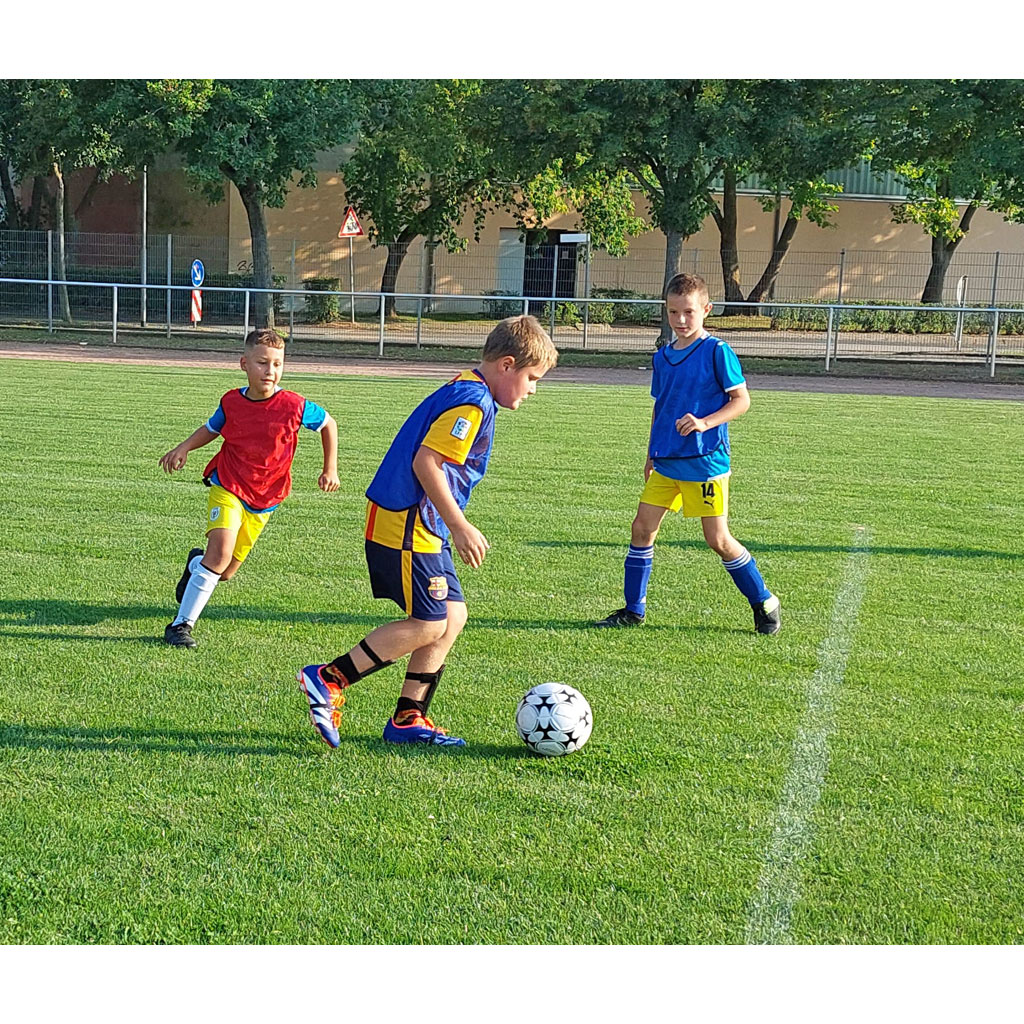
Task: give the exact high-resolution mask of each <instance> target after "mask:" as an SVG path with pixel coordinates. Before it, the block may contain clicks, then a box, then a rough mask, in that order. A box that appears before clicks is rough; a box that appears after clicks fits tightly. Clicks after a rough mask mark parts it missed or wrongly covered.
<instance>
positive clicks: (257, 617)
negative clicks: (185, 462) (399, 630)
mask: <svg viewBox="0 0 1024 1024" xmlns="http://www.w3.org/2000/svg"><path fill="white" fill-rule="evenodd" d="M382 611H383V614H381V615H380V616H376V615H355V614H351V613H349V612H316V613H310V614H304V613H302V612H281V611H272V610H269V609H261V608H230V607H229V608H223V607H222V608H218V609H209V610H207V611H205V612H204V613H203V618H202V622H217V621H231V620H243V621H253V622H263V623H273V622H285V623H300V622H301V623H306V624H308V625H320V626H359V627H360V629H361V631H362V632H369V631H370V630H371V629H375V628H376V627H377V626H381V625H383V624H384V623H385V622H388V621H391V620H393V619H394V618H395V616H392V615H389V614H387V610H382ZM152 618H159V619H160V620H161V621H167V622H169V621H170V618H171V616H170V615H169V614H168V612H167V609H166V608H156V607H153V606H152V605H148V606H147V605H105V604H88V603H86V602H81V601H56V600H51V599H48V598H46V599H40V600H33V599H32V598H25V599H23V600H18V601H0V625H5V626H17V627H19V628H17V629H0V637H13V638H15V639H24V638H25V637H26V636H28V635H30V634H29V632H28V629H29V628H31V627H33V626H35V627H52V626H95V625H98V624H99V623H101V622H107V621H115V622H118V621H124V620H126V619H127V620H130V619H152ZM469 625H470V628H476V629H493V630H509V629H528V630H573V631H579V630H586V631H587V632H593V633H600V632H609V633H614V632H618V631H617V630H606V631H602V630H595V629H594V628H593V626H594V618H586V619H506V618H496V617H493V616H492V617H488V616H476V615H473V614H472V611H471V612H470V619H469ZM644 629H645V630H646V631H648V632H650V631H656V630H673V631H678V630H681V629H682V630H685V631H686V632H688V633H698V632H700V633H715V634H722V633H742V632H747V631H746V630H738V629H731V628H721V627H715V626H698V625H694V624H692V623H687V624H686V625H680V624H678V623H676V624H673V623H665V624H664V625H659V624H657V623H651V622H649V623H647V624H646V625H645V626H644ZM31 635H32V636H34V637H35V638H36V639H41V640H85V641H90V642H95V641H97V640H100V641H104V642H107V643H132V644H143V645H146V646H161V645H163V642H164V641H163V631H162V630H161V631H160V633H159V634H157V633H153V634H149V635H145V636H114V635H108V636H104V635H101V634H95V633H68V632H59V633H56V632H51V631H49V630H48V629H47V630H41V631H39V632H36V633H32V634H31ZM342 646H344V644H342Z"/></svg>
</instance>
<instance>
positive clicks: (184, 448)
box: [160, 423, 220, 473]
mask: <svg viewBox="0 0 1024 1024" xmlns="http://www.w3.org/2000/svg"><path fill="white" fill-rule="evenodd" d="M218 437H220V434H215V433H214V432H213V431H212V430H210V429H209V428H208V427H207V426H206V424H205V423H204V424H203V425H202V426H201V427H200V428H199V429H198V430H196V431H195V432H194V433H192V434H190V435H189V436H188V437H186V438H185V440H184V441H182V442H181V444H179V445H177V446H176V447H174V448H172V449H171V450H170V451H169V452H168V453H167V454H166V455H162V456H161V457H160V465H161V466H163V467H164V472H166V473H173V472H174V471H175V470H176V469H181V468H182V467H183V466H184V465H185V463H186V462H187V461H188V453H189V452H193V451H195V450H196V449H197V448H202V447H203V445H204V444H209V443H210V442H211V441H215V440H216V439H217V438H218Z"/></svg>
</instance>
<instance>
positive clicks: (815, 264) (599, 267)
mask: <svg viewBox="0 0 1024 1024" xmlns="http://www.w3.org/2000/svg"><path fill="white" fill-rule="evenodd" d="M181 201H182V212H181V219H182V220H183V221H189V222H192V221H193V218H194V217H195V216H196V210H197V207H196V205H195V204H196V200H195V199H194V198H193V199H188V198H187V197H184V196H183V197H182V200H181ZM636 201H637V211H638V213H639V215H640V216H642V217H644V218H645V219H649V218H648V212H649V211H648V206H647V203H646V200H645V198H644V197H643V196H642V195H639V194H638V195H637V196H636ZM199 202H202V201H201V200H199ZM738 202H739V210H738V213H739V217H738V222H739V230H738V235H737V242H738V249H739V252H740V267H741V271H740V276H741V285H742V287H743V288H744V290H745V291H749V289H750V288H752V287H753V285H754V284H755V283H756V282H757V280H758V278H759V277H760V275H761V272H762V271H763V269H764V265H765V263H766V262H767V259H768V255H769V251H770V249H771V245H772V238H773V230H774V227H775V217H774V214H773V213H771V212H766V211H765V210H763V209H762V207H761V204H760V203H759V202H758V200H757V198H756V197H755V196H750V195H743V196H740V197H739V201H738ZM837 206H838V208H839V209H838V212H837V213H836V214H834V215H833V221H834V223H835V225H836V226H835V227H834V228H821V227H818V226H817V225H815V224H812V223H810V222H807V221H804V222H802V223H801V224H800V226H799V228H798V229H797V232H796V235H795V237H794V240H793V244H792V246H791V248H790V251H789V254H788V256H787V259H786V263H785V264H784V275H786V280H787V289H788V290H790V291H792V290H793V289H796V290H797V291H799V292H801V294H800V296H799V297H800V298H802V299H821V300H830V299H834V298H835V297H836V293H837V289H838V284H839V276H840V271H841V272H842V276H843V298H844V299H845V300H846V301H850V300H855V299H857V298H861V299H872V298H879V297H881V296H882V295H884V294H887V293H888V292H891V290H892V289H891V285H892V283H893V281H894V280H898V281H899V283H900V287H901V290H902V291H903V292H904V293H905V294H906V295H907V296H908V297H909V296H911V295H913V294H915V293H917V294H919V292H920V290H921V288H923V285H924V280H925V277H926V276H927V272H928V266H929V251H930V239H929V238H928V236H927V235H926V234H925V233H924V231H922V230H921V228H919V227H918V226H916V225H914V224H896V223H894V222H893V220H892V216H891V209H890V203H889V202H887V201H884V200H871V199H853V198H840V199H838V200H837ZM346 208H347V202H346V199H345V189H344V184H343V181H342V178H341V176H340V175H339V174H337V173H331V172H321V173H319V174H318V184H317V188H315V189H303V188H294V189H293V190H292V192H291V193H290V194H289V196H288V200H287V203H286V205H285V206H284V207H283V208H282V209H276V210H275V209H268V210H267V211H266V217H267V228H268V234H269V240H270V248H271V259H272V262H273V265H274V272H275V273H277V274H280V275H284V276H286V277H287V278H289V281H288V283H289V285H291V280H290V278H291V273H292V254H293V246H294V266H295V280H296V285H295V286H296V287H301V281H302V279H303V278H305V277H310V276H331V277H337V278H338V279H339V282H340V287H341V289H343V290H347V289H348V288H349V286H350V274H349V269H350V264H349V245H348V242H347V240H343V239H339V238H338V237H337V235H338V229H339V228H340V226H341V223H342V220H343V218H344V214H345V210H346ZM788 209H789V204H788V201H786V200H784V201H783V210H782V216H783V217H784V216H785V213H786V212H787V211H788ZM961 212H962V208H961ZM225 214H226V228H227V237H228V240H229V263H230V265H231V267H232V268H233V269H234V268H239V267H244V266H245V265H246V263H247V261H248V260H250V259H251V246H250V240H249V225H248V219H247V217H246V215H245V209H244V207H243V206H242V202H241V200H240V199H239V197H238V192H237V190H236V189H235V188H234V187H231V188H230V189H229V190H228V202H227V203H225V204H223V205H222V206H219V207H212V208H211V207H205V209H204V210H203V227H204V229H206V230H209V229H210V228H211V227H213V228H214V229H216V226H217V225H220V224H224V222H225ZM362 219H363V221H364V224H363V226H364V229H365V228H366V227H367V222H366V218H362ZM513 226H514V221H513V219H512V218H511V216H509V215H508V214H502V213H495V214H492V215H491V216H489V217H488V218H487V221H486V223H485V225H484V228H483V230H482V232H481V235H480V238H479V241H474V240H473V223H472V218H471V217H467V218H466V220H465V221H464V222H463V224H462V225H461V228H460V232H461V234H462V235H463V236H464V237H468V238H469V243H468V246H467V250H466V252H465V253H462V254H447V253H444V252H443V251H441V250H439V251H438V253H437V255H436V257H435V270H436V273H435V278H434V290H435V291H437V292H445V293H448V294H454V295H458V294H466V295H472V294H481V293H482V292H486V291H489V290H492V289H494V288H495V287H496V285H497V280H498V271H497V254H498V246H499V237H500V232H501V229H502V228H512V227H513ZM545 226H547V227H548V228H551V229H555V230H562V231H572V230H577V229H578V218H577V215H576V214H575V213H574V212H570V213H568V214H563V215H560V216H557V217H554V218H552V219H550V220H549V221H547V222H546V225H545ZM204 233H205V230H204ZM422 246H423V240H422V239H417V240H416V241H415V242H414V243H412V246H411V248H410V254H409V256H408V257H407V259H406V260H405V263H404V264H403V268H402V272H401V274H400V276H399V281H398V285H397V290H398V291H399V292H415V291H419V290H420V289H421V281H422V280H423V278H424V275H425V267H424V266H423V263H424V258H423V257H422V256H421V250H422ZM843 250H845V254H844V255H841V254H842V253H843ZM996 251H999V252H1000V253H1001V254H1002V259H1003V261H1004V266H1005V265H1006V262H1007V259H1009V260H1010V261H1011V262H1012V256H1013V254H1024V225H1019V224H1010V223H1008V222H1006V221H1005V220H1004V219H1003V218H1002V217H1001V216H1000V215H999V214H995V213H991V212H989V211H987V210H981V211H979V212H978V213H977V215H976V216H975V218H974V221H973V224H972V226H971V230H970V231H969V232H968V234H967V236H966V238H965V239H964V240H963V242H962V243H961V244H960V246H959V248H958V250H957V259H958V260H959V261H961V262H963V261H965V260H967V262H969V263H970V264H971V267H972V269H970V270H969V271H968V272H969V273H971V275H972V291H973V292H974V301H978V295H979V294H981V292H979V291H978V290H979V289H982V282H983V281H986V280H987V281H991V274H992V256H991V254H994V253H995V252H996ZM352 253H353V261H352V262H353V267H354V274H353V278H354V289H355V290H356V291H377V290H378V289H379V288H380V282H381V275H382V273H383V270H384V264H385V259H386V250H385V249H384V248H383V247H375V246H371V245H370V243H369V241H368V239H367V238H365V237H363V238H357V239H355V240H354V242H353V245H352ZM718 253H719V234H718V229H717V227H716V225H715V222H714V220H713V218H711V217H709V218H708V219H707V220H706V221H705V223H704V225H703V226H702V227H701V229H700V231H698V232H697V233H696V234H695V235H693V236H691V237H690V238H689V239H687V240H686V242H685V244H684V248H683V258H682V269H683V270H686V271H693V272H698V273H702V274H703V275H704V276H705V277H706V278H707V280H708V282H709V284H710V285H711V289H712V292H713V294H714V293H716V292H718V293H720V291H721V265H720V261H719V255H718ZM972 254H978V256H977V258H976V259H975V260H973V261H972V260H970V259H969V258H970V257H971V255H972ZM982 254H984V255H982ZM664 258H665V238H664V235H663V234H662V233H661V231H659V230H657V229H653V230H651V231H648V232H646V233H644V234H642V235H640V236H638V237H636V238H635V239H633V240H632V241H631V243H630V251H629V254H628V256H626V257H624V258H622V259H613V258H611V257H609V256H607V255H605V254H596V256H595V259H594V262H593V265H592V275H591V287H592V288H627V289H631V290H633V291H637V292H641V293H643V294H650V295H656V294H659V293H660V291H661V285H662V281H663V275H664ZM1021 262H1022V263H1024V256H1021ZM841 264H842V266H840V265H841ZM582 280H583V278H582V271H581V272H580V275H579V281H580V282H582ZM952 283H953V285H954V286H955V277H954V278H953V282H952ZM580 289H581V291H582V284H581V285H580ZM982 291H983V289H982ZM1019 292H1020V287H1019V286H1018V284H1017V283H1016V281H1015V280H1010V279H1009V278H1007V279H1006V280H1003V279H1002V278H1001V279H1000V288H999V294H998V300H999V301H1001V302H1007V301H1015V302H1018V301H1024V295H1021V294H1019ZM986 301H987V299H986Z"/></svg>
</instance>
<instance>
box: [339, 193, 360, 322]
mask: <svg viewBox="0 0 1024 1024" xmlns="http://www.w3.org/2000/svg"><path fill="white" fill-rule="evenodd" d="M362 233H363V226H362V224H360V223H359V218H358V217H357V216H356V208H355V207H354V206H350V207H349V208H348V209H347V210H346V211H345V219H344V220H343V221H342V222H341V230H340V231H339V232H338V237H339V238H347V239H348V290H349V300H348V308H349V312H350V314H351V317H352V323H355V322H356V267H355V263H354V262H353V259H352V255H353V254H352V239H353V238H356V237H358V236H359V235H361V234H362Z"/></svg>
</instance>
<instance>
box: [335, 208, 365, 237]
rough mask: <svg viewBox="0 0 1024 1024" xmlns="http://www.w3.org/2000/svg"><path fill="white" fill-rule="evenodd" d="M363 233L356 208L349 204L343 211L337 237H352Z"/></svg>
mask: <svg viewBox="0 0 1024 1024" xmlns="http://www.w3.org/2000/svg"><path fill="white" fill-rule="evenodd" d="M362 233H363V226H362V224H360V223H359V218H358V217H357V216H356V210H355V207H354V206H350V207H349V208H348V209H347V210H346V211H345V219H344V220H343V221H342V223H341V230H340V231H339V232H338V237H339V238H352V237H353V236H354V235H361V234H362Z"/></svg>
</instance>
